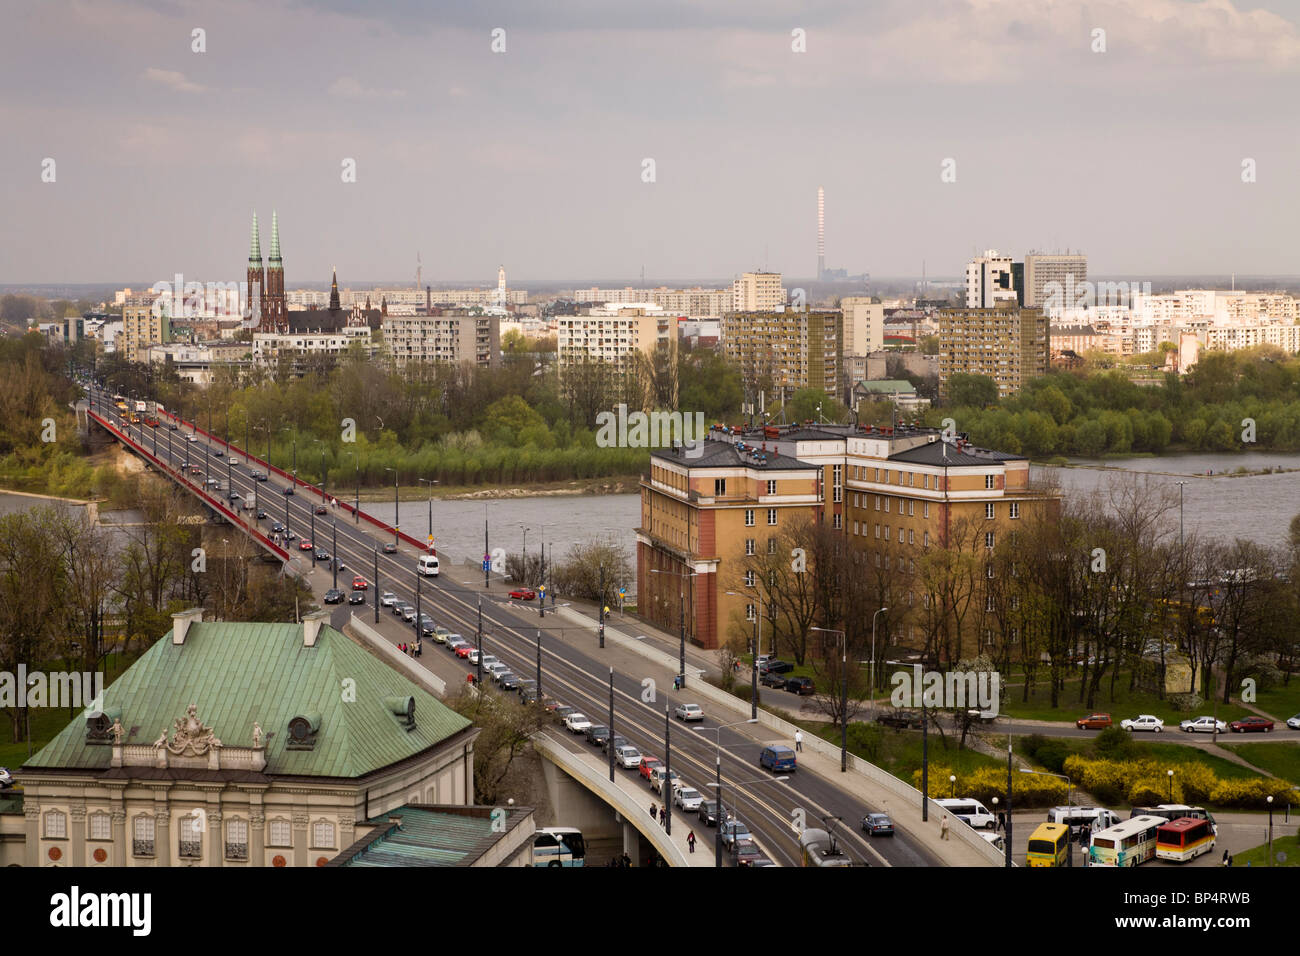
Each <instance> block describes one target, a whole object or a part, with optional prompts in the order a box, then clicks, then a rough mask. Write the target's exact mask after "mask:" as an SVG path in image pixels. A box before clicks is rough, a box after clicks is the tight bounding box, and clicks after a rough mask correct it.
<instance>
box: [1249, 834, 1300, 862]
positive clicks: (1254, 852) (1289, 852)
mask: <svg viewBox="0 0 1300 956" xmlns="http://www.w3.org/2000/svg"><path fill="white" fill-rule="evenodd" d="M1279 853H1284V854H1286V859H1285V860H1278V859H1277V855H1278V854H1279ZM1248 863H1249V864H1250V865H1251V866H1268V844H1267V843H1261V844H1260V845H1259V846H1257V847H1252V848H1251V849H1249V850H1243V851H1242V852H1241V853H1237V854H1235V855H1234V856H1233V858H1232V865H1233V866H1245V865H1246V864H1248ZM1273 865H1274V866H1300V839H1298V838H1296V837H1293V836H1286V837H1279V836H1275V837H1274V838H1273Z"/></svg>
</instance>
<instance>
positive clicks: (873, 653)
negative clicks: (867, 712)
mask: <svg viewBox="0 0 1300 956" xmlns="http://www.w3.org/2000/svg"><path fill="white" fill-rule="evenodd" d="M888 610H889V608H887V607H882V608H881V609H880V610H878V611H877V612H876V613H875V614H873V615H871V712H872V713H873V714H874V713H875V712H876V618H878V617H880V615H882V614H884V613H885V612H886V611H888Z"/></svg>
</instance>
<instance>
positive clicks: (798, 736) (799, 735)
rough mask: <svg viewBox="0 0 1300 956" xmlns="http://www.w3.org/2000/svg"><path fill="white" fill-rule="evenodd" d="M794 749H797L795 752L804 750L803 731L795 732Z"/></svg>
mask: <svg viewBox="0 0 1300 956" xmlns="http://www.w3.org/2000/svg"><path fill="white" fill-rule="evenodd" d="M794 749H795V750H798V751H802V750H803V731H802V730H796V731H795V732H794Z"/></svg>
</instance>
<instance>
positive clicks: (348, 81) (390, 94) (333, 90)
mask: <svg viewBox="0 0 1300 956" xmlns="http://www.w3.org/2000/svg"><path fill="white" fill-rule="evenodd" d="M329 93H330V95H331V96H341V97H343V98H344V99H348V100H365V99H376V98H378V99H396V98H398V97H402V96H405V95H406V90H381V89H378V88H375V87H368V86H362V84H361V81H360V80H358V79H356V78H355V77H351V76H340V77H339V78H338V79H337V80H335V81H334V82H333V83H331V84H330V85H329Z"/></svg>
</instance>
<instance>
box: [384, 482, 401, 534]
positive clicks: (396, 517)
mask: <svg viewBox="0 0 1300 956" xmlns="http://www.w3.org/2000/svg"><path fill="white" fill-rule="evenodd" d="M384 471H391V472H392V473H393V544H394V545H396V544H397V543H398V542H399V538H398V537H397V525H398V522H399V521H400V518H401V516H400V515H399V514H398V510H397V509H398V503H397V469H396V468H385V469H384Z"/></svg>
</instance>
